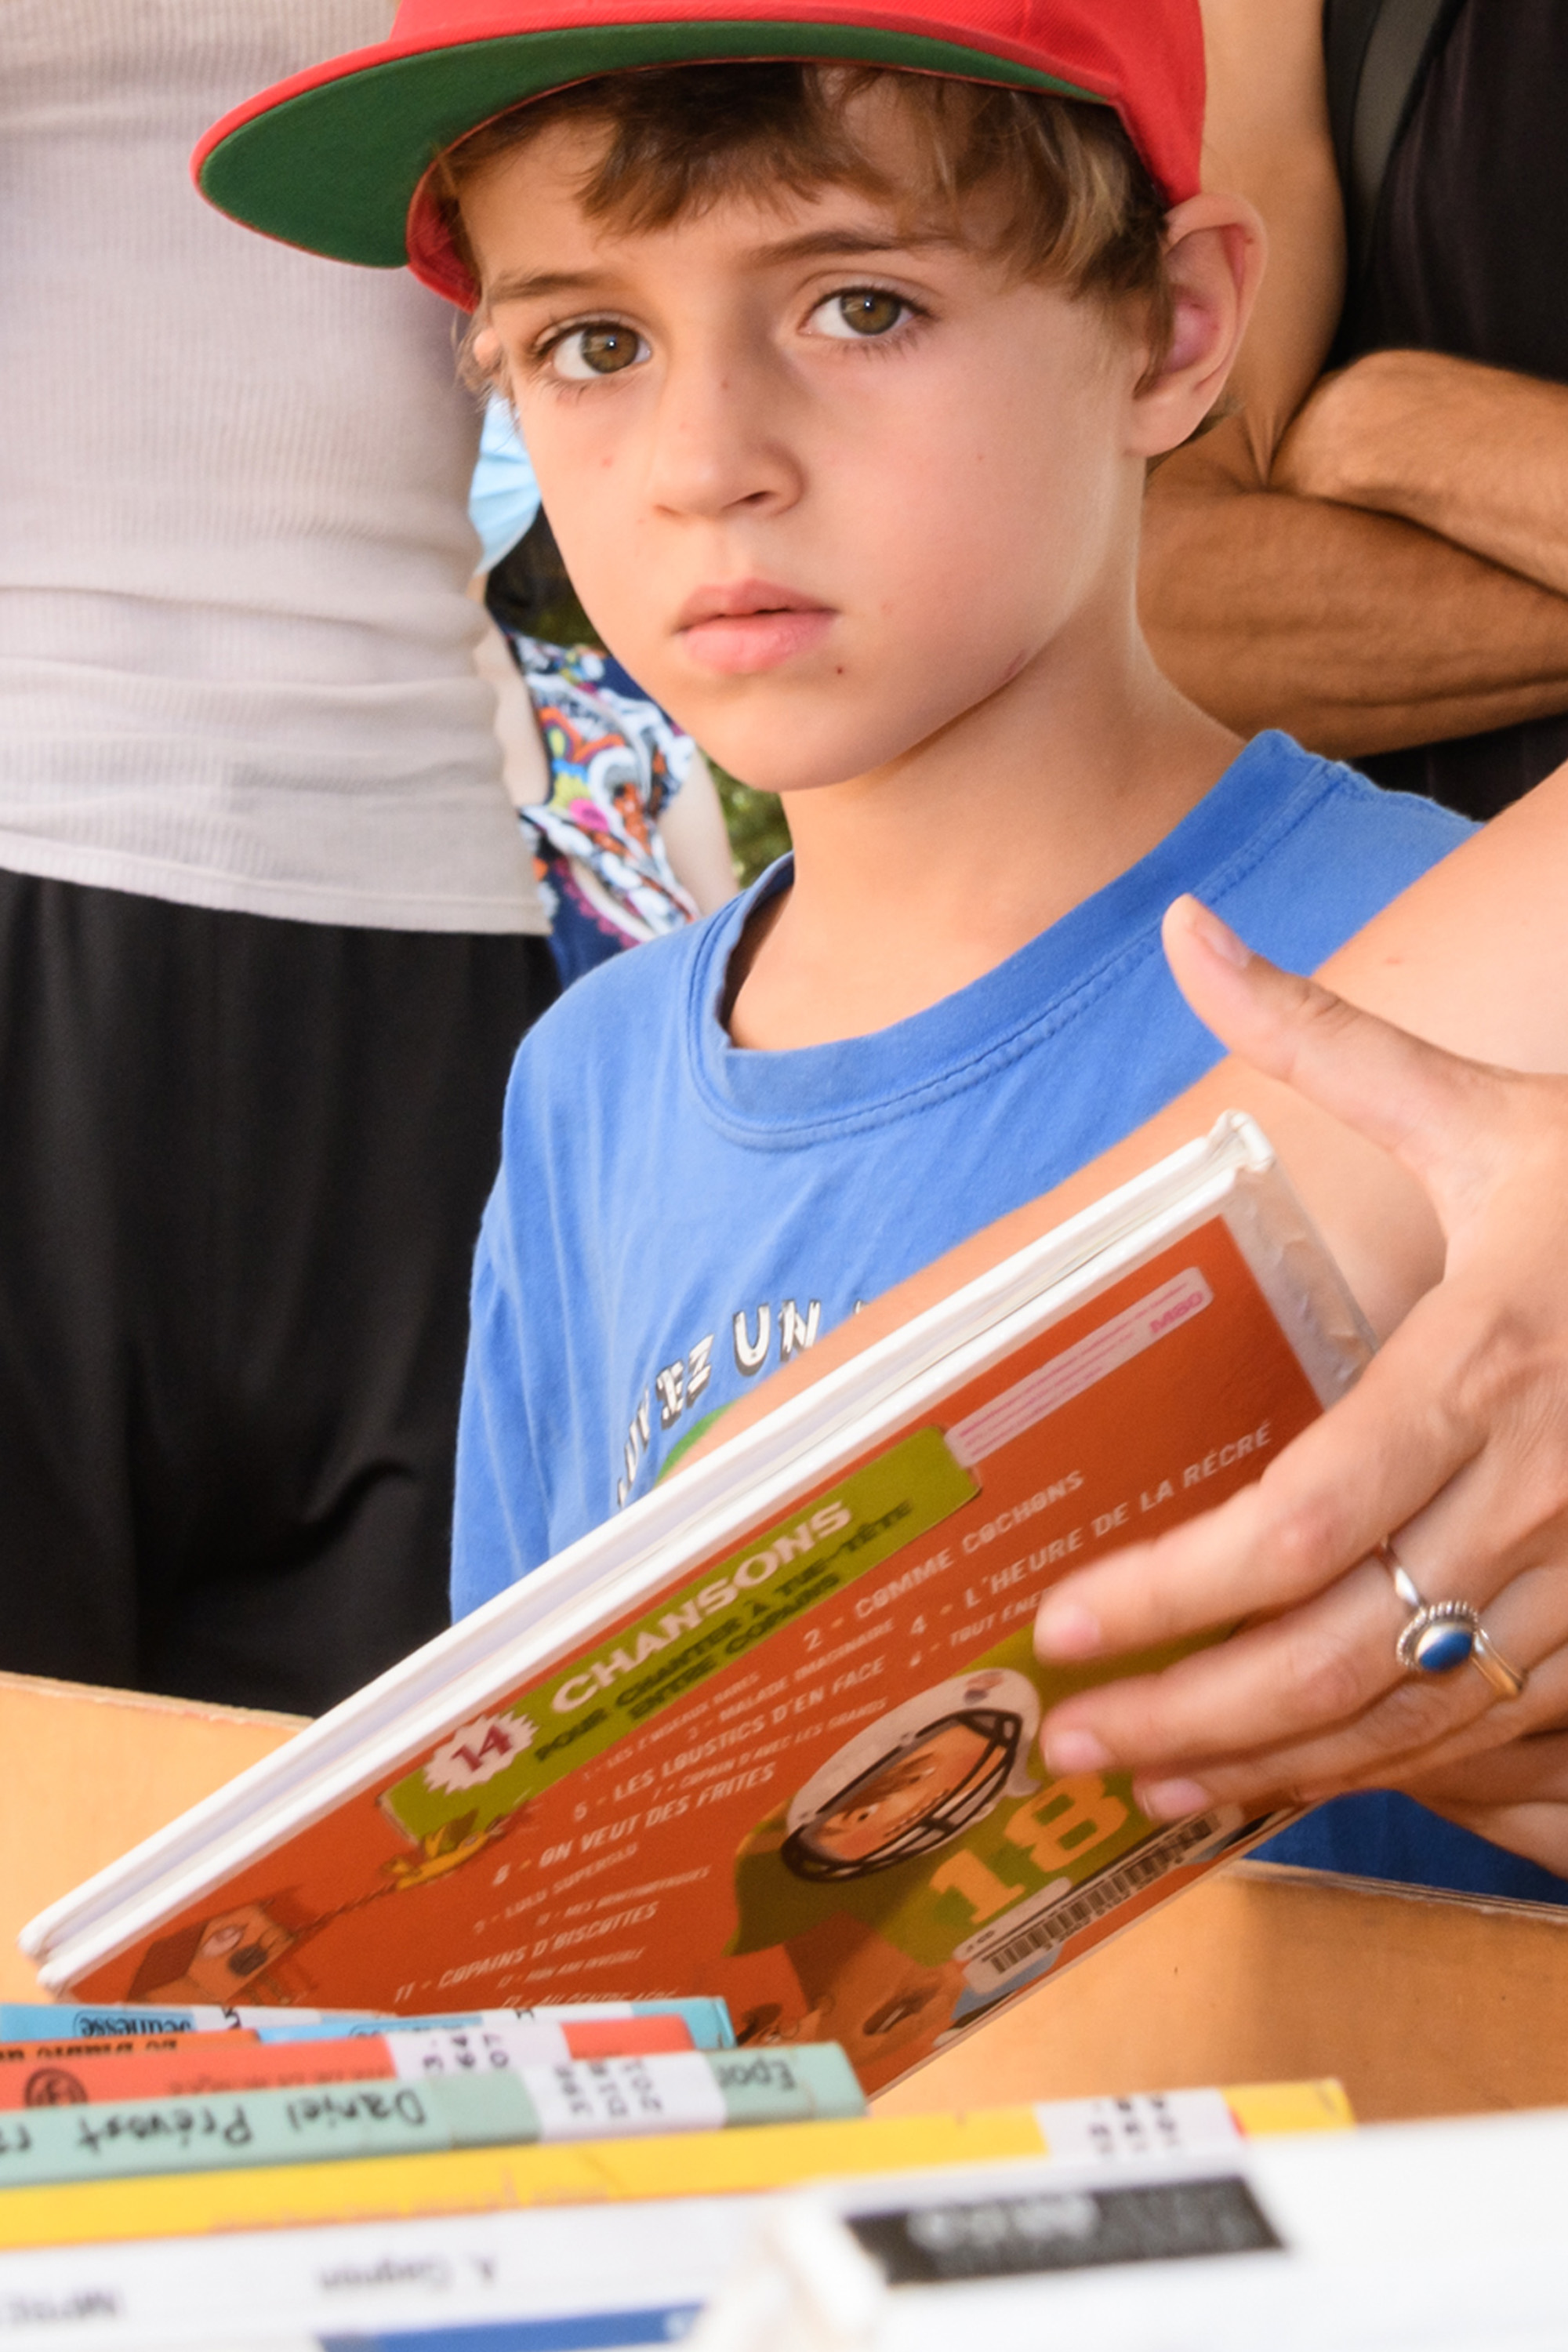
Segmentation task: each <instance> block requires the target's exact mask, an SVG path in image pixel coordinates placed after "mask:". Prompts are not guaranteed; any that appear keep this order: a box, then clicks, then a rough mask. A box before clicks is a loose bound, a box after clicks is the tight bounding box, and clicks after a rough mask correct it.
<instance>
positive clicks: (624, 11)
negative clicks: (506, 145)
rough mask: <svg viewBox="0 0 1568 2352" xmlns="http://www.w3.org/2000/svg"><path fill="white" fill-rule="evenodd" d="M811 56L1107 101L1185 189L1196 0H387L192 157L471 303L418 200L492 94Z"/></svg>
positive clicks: (234, 200) (358, 253)
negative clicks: (380, 38) (369, 44)
mask: <svg viewBox="0 0 1568 2352" xmlns="http://www.w3.org/2000/svg"><path fill="white" fill-rule="evenodd" d="M740 58H825V59H826V58H836V59H844V60H852V61H854V62H857V63H860V64H866V65H883V66H889V67H897V68H906V69H909V70H912V71H919V72H926V73H947V74H955V75H960V76H963V77H964V78H966V79H971V80H975V81H994V82H1007V83H1016V84H1018V85H1020V86H1022V87H1024V88H1026V89H1046V90H1054V91H1056V92H1058V93H1059V94H1061V95H1063V96H1066V97H1071V98H1081V99H1090V100H1098V101H1100V103H1102V104H1104V105H1108V106H1111V107H1114V109H1115V110H1116V112H1117V114H1118V115H1119V116H1120V117H1121V121H1122V122H1123V123H1124V124H1125V125H1126V128H1127V131H1128V133H1129V136H1130V137H1131V140H1132V142H1133V144H1134V146H1135V147H1136V148H1137V150H1138V152H1139V153H1140V155H1141V156H1142V158H1143V161H1144V163H1146V164H1147V165H1148V167H1149V171H1150V173H1151V174H1152V177H1153V179H1154V181H1155V183H1156V184H1157V185H1158V186H1159V188H1160V189H1161V191H1162V192H1163V194H1164V196H1165V197H1166V199H1167V201H1168V202H1169V203H1171V204H1179V203H1180V202H1181V201H1182V200H1183V199H1184V197H1186V196H1190V195H1192V194H1194V192H1195V191H1196V188H1197V185H1198V155H1199V146H1200V142H1201V139H1202V133H1203V110H1204V52H1203V28H1202V25H1201V22H1200V20H1199V16H1198V0H784V5H781V0H403V5H402V6H401V7H400V8H399V10H398V13H397V20H396V23H395V26H394V27H393V30H392V34H391V37H390V38H389V39H387V40H386V41H384V42H382V43H381V44H380V45H379V46H378V47H374V48H370V49H359V50H356V51H354V52H353V53H352V54H351V55H349V56H347V57H341V58H331V59H330V60H329V61H328V62H327V63H326V64H325V65H322V66H317V67H314V68H311V69H310V71H309V72H307V73H302V74H296V75H295V76H294V77H293V78H292V79H290V80H289V81H285V82H280V83H279V84H278V85H277V86H276V88H274V89H268V90H264V91H263V92H262V93H261V95H260V96H259V97H258V98H254V99H252V100H249V101H248V102H247V104H246V105H244V106H241V107H237V108H236V109H235V110H234V112H233V113H231V114H228V115H226V117H225V118H224V120H223V121H221V122H220V123H218V124H216V126H215V128H214V129H213V130H212V131H209V132H208V133H207V135H206V137H205V139H204V140H203V141H202V143H201V145H200V146H199V147H198V149H197V150H196V152H195V157H194V158H193V170H194V172H195V179H196V184H197V185H198V186H199V187H200V188H201V190H202V192H203V194H205V195H206V196H207V197H208V198H209V199H210V200H211V201H212V203H214V204H215V205H217V206H218V207H219V209H220V210H221V211H224V212H226V213H228V214H229V215H231V216H232V217H233V218H235V219H236V220H239V221H243V222H245V223H246V224H247V226H249V227H252V228H257V229H260V230H261V231H263V233H264V234H266V235H268V236H276V237H279V238H280V239H282V240H283V242H285V243H286V244H289V245H297V246H302V247H305V248H306V249H307V250H308V251H310V252H313V253H322V254H328V255H331V256H332V257H335V258H336V259H339V260H343V261H358V262H365V263H369V264H371V265H373V266H376V267H380V268H396V267H398V266H400V265H401V264H403V263H405V262H406V263H408V264H409V266H410V267H411V268H413V269H414V270H415V272H416V275H417V276H418V277H420V278H423V279H424V280H425V282H426V284H427V285H430V286H434V287H435V288H436V289H437V291H438V292H440V293H442V294H445V295H447V297H448V298H449V299H451V300H453V301H455V302H458V303H460V304H462V305H463V307H464V308H465V309H469V308H471V307H472V305H473V302H474V299H475V289H474V288H473V286H472V283H471V281H470V280H469V278H468V273H467V271H466V270H465V269H464V268H463V267H462V264H461V263H460V262H459V260H458V257H457V255H456V254H455V253H454V252H453V251H452V248H451V246H450V244H449V242H448V241H447V237H446V235H445V232H444V230H443V228H442V226H441V224H440V221H439V218H438V216H437V214H436V212H435V210H434V207H433V206H431V205H429V204H428V203H427V202H426V199H425V195H424V189H425V184H426V178H427V175H428V173H429V169H430V166H431V164H432V163H434V162H435V160H436V158H437V155H438V154H440V153H441V152H443V150H445V149H446V148H447V147H449V146H451V145H452V144H453V143H454V142H455V141H457V140H458V139H461V138H463V137H465V136H466V135H467V133H468V131H473V130H476V129H477V128H478V127H479V124H480V123H481V122H486V121H489V120H490V118H491V117H492V116H494V115H497V114H500V113H501V112H503V111H504V110H505V109H506V108H508V107H509V106H514V105H517V104H519V103H520V102H521V101H522V100H526V99H530V98H538V97H542V95H543V94H544V93H545V92H546V91H547V90H552V89H563V88H564V87H565V86H566V85H568V84H569V83H572V82H574V81H582V80H585V79H588V78H589V77H590V76H591V75H595V74H601V73H611V72H616V71H620V70H625V69H626V68H634V67H637V66H651V65H673V64H679V63H696V62H699V61H702V62H712V61H715V60H721V59H740Z"/></svg>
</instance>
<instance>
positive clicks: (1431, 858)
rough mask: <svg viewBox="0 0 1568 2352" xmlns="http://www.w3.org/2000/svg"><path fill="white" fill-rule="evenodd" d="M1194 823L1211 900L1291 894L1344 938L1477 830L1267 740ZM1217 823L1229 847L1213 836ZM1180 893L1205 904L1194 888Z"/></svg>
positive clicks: (1253, 747) (1416, 798) (1339, 765)
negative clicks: (1209, 857)
mask: <svg viewBox="0 0 1568 2352" xmlns="http://www.w3.org/2000/svg"><path fill="white" fill-rule="evenodd" d="M1194 818H1195V820H1196V824H1195V825H1194V831H1198V832H1205V833H1207V834H1208V836H1209V838H1208V842H1207V846H1208V848H1209V850H1210V852H1211V854H1213V855H1214V856H1215V864H1214V867H1213V869H1212V884H1211V887H1214V888H1215V891H1216V893H1223V892H1225V891H1226V890H1227V889H1229V888H1231V887H1237V886H1239V887H1243V888H1246V887H1247V886H1248V884H1250V885H1251V886H1252V887H1258V886H1261V887H1262V888H1263V889H1264V890H1265V891H1266V892H1268V893H1269V894H1272V893H1273V892H1276V891H1279V890H1286V891H1289V893H1291V894H1292V895H1295V894H1298V893H1299V894H1301V896H1302V898H1303V900H1304V901H1305V902H1306V903H1307V904H1310V905H1316V906H1319V907H1321V908H1323V909H1324V911H1325V913H1328V912H1332V913H1333V914H1334V915H1335V916H1337V917H1338V919H1341V920H1344V921H1347V922H1348V928H1349V929H1352V930H1354V929H1360V927H1361V924H1362V923H1363V922H1368V921H1370V920H1371V919H1372V917H1373V915H1374V914H1376V913H1377V912H1379V911H1380V909H1381V908H1382V907H1383V906H1384V904H1385V903H1386V902H1387V900H1388V899H1389V898H1396V897H1397V896H1398V895H1399V893H1400V892H1401V891H1402V890H1404V889H1405V888H1407V887H1408V886H1409V885H1410V884H1411V883H1412V882H1413V881H1415V878H1416V877H1417V876H1418V875H1420V874H1422V873H1424V872H1425V871H1426V868H1427V866H1433V865H1436V863H1437V861H1438V860H1439V859H1440V858H1444V857H1446V856H1447V855H1448V853H1449V851H1450V850H1453V849H1457V848H1458V845H1459V844H1460V843H1461V842H1462V841H1465V840H1466V839H1468V836H1469V835H1470V834H1472V833H1473V832H1474V831H1475V829H1476V828H1475V826H1474V825H1473V824H1471V822H1470V820H1469V819H1468V817H1462V816H1458V815H1457V814H1455V812H1454V811H1453V810H1452V809H1446V808H1441V807H1439V806H1438V804H1437V803H1436V801H1429V800H1425V799H1423V798H1421V796H1420V795H1419V794H1417V793H1398V792H1389V791H1387V790H1385V789H1384V787H1383V786H1382V785H1381V784H1375V783H1373V782H1372V780H1371V778H1370V777H1367V776H1363V775H1362V774H1361V773H1360V772H1358V771H1357V770H1356V769H1354V768H1351V767H1347V766H1346V765H1345V764H1344V763H1343V761H1339V760H1331V759H1326V758H1324V757H1323V756H1322V755H1321V753H1319V752H1316V751H1307V750H1306V749H1305V748H1304V747H1303V746H1302V745H1301V744H1300V743H1298V742H1297V741H1296V740H1294V738H1293V737H1291V736H1289V735H1285V734H1281V733H1279V732H1278V731H1277V730H1269V731H1268V732H1267V733H1265V734H1262V735H1258V736H1255V737H1254V738H1253V740H1251V742H1249V743H1248V744H1247V745H1246V746H1245V747H1244V749H1243V750H1242V751H1241V752H1240V753H1239V754H1238V755H1237V759H1236V761H1234V762H1233V764H1232V766H1231V768H1230V769H1229V771H1228V772H1227V773H1226V776H1225V777H1224V778H1223V779H1222V781H1221V784H1220V786H1218V787H1216V789H1215V792H1214V793H1212V794H1211V795H1210V796H1209V801H1208V802H1207V803H1205V804H1204V805H1202V806H1201V807H1200V809H1199V810H1197V811H1195V812H1194ZM1216 819H1218V820H1221V821H1222V822H1223V823H1224V825H1225V827H1226V832H1227V833H1228V835H1229V838H1228V841H1227V840H1226V839H1225V837H1224V836H1223V835H1217V837H1216V831H1215V829H1212V828H1214V821H1215V820H1216ZM1188 824H1193V820H1188ZM1185 829H1186V828H1185V827H1179V828H1178V835H1180V834H1181V833H1182V832H1184V830H1185ZM1188 887H1198V890H1199V895H1200V896H1202V895H1203V889H1202V886H1201V885H1196V886H1194V885H1192V884H1189V885H1188ZM1322 952H1324V953H1326V952H1328V950H1326V949H1325V950H1322Z"/></svg>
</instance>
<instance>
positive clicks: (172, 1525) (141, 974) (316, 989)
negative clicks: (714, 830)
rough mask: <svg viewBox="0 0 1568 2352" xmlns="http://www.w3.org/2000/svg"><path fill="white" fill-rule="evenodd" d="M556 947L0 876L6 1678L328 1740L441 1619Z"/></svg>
mask: <svg viewBox="0 0 1568 2352" xmlns="http://www.w3.org/2000/svg"><path fill="white" fill-rule="evenodd" d="M555 987H556V983H555V978H554V972H553V968H552V962H551V957H550V950H549V945H548V942H547V941H545V940H540V939H531V938H520V937H494V938H492V937H476V936H472V935H467V934H464V935H456V934H447V933H432V932H409V931H381V930H354V929H346V928H343V929H339V928H336V927H330V926H326V925H321V926H317V925H315V924H310V923H297V922H282V921H274V920H272V919H268V918H265V917H259V916H250V915H229V914H213V913H208V912H206V911H205V910H204V909H201V908H190V907H178V906H173V905H170V904H168V903H167V902H165V901H163V900H159V899H155V898H135V897H132V896H129V895H127V894H125V893H122V892H119V891H113V890H96V889H87V888H82V887H79V886H77V885H76V884H73V883H64V882H51V881H45V880H38V879H35V878H34V877H30V876H25V875H16V874H9V873H0V1665H3V1666H5V1667H7V1668H10V1669H12V1670H14V1671H20V1672H23V1673H27V1674H42V1675H59V1676H62V1677H65V1678H67V1679H70V1680H75V1681H80V1682H92V1683H110V1684H116V1685H121V1686H124V1687H134V1688H142V1689H149V1690H158V1691H164V1692H174V1693H179V1694H184V1695H187V1696H194V1697H201V1698H211V1699H223V1700H229V1701H233V1702H237V1703H242V1704H246V1705H251V1706H270V1707H285V1708H296V1709H299V1710H300V1711H303V1712H306V1713H315V1712H317V1711H318V1710H320V1709H321V1708H322V1707H324V1706H329V1705H331V1702H332V1701H334V1700H335V1699H338V1698H341V1697H342V1696H343V1695H344V1694H345V1693H346V1692H348V1691H350V1690H352V1689H353V1688H354V1687H355V1686H356V1685H359V1684H360V1683H362V1682H363V1681H365V1680H366V1679H367V1678H368V1677H369V1676H370V1675H374V1674H376V1673H378V1672H379V1671H380V1670H381V1669H382V1668H383V1667H384V1666H387V1665H389V1664H392V1663H393V1662H394V1661H395V1659H397V1658H399V1657H401V1656H403V1655H404V1654H405V1653H406V1652H407V1651H408V1650H410V1649H412V1648H413V1647H414V1646H415V1645H416V1643H420V1642H422V1641H424V1640H426V1639H427V1637H428V1636H429V1635H430V1634H432V1633H436V1632H437V1630H438V1629H439V1628H440V1627H441V1626H442V1625H444V1624H445V1623H446V1622H447V1552H448V1543H449V1535H450V1518H451V1497H452V1459H453V1444H454V1438H455V1433H456V1428H457V1414H458V1391H459V1387H460V1382H461V1376H462V1360H463V1349H464V1343H465V1334H466V1330H467V1321H468V1270H469V1260H470V1258H471V1255H472V1252H473V1246H474V1240H475V1235H476V1233H477V1230H478V1225H479V1213H480V1211H481V1208H482V1206H483V1203H484V1200H485V1196H486V1193H487V1192H488V1191H489V1184H490V1181H491V1178H492V1176H493V1173H494V1171H495V1166H496V1161H497V1158H498V1153H499V1143H500V1108H501V1100H502V1096H503V1093H504V1090H505V1086H506V1077H507V1072H508V1069H509V1067H510V1061H511V1056H512V1054H513V1052H514V1051H515V1049H516V1046H517V1043H518V1040H519V1038H520V1037H521V1034H522V1033H523V1031H524V1029H526V1028H527V1026H528V1024H529V1023H530V1022H531V1021H532V1020H533V1019H534V1018H535V1017H536V1016H537V1014H538V1013H541V1012H542V1010H543V1009H544V1007H545V1005H546V1004H547V1003H549V1002H550V1000H551V998H552V996H553V994H554V993H555Z"/></svg>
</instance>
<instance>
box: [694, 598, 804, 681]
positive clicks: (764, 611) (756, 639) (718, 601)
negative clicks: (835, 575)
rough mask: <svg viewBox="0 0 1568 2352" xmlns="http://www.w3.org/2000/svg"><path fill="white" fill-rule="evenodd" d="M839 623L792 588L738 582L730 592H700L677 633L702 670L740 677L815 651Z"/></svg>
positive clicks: (724, 675)
mask: <svg viewBox="0 0 1568 2352" xmlns="http://www.w3.org/2000/svg"><path fill="white" fill-rule="evenodd" d="M836 618H837V615H836V614H834V613H833V612H832V611H831V610H830V609H829V608H828V607H827V606H826V605H825V604H816V602H814V600H813V599H812V598H811V597H809V596H805V595H802V594H801V593H799V592H798V591H797V590H795V589H794V588H780V587H778V586H776V585H775V583H773V581H771V580H740V581H736V582H735V583H733V585H732V586H730V587H725V588H699V589H698V590H697V592H696V593H695V594H694V595H691V596H689V597H688V598H687V600H686V603H685V604H683V605H682V606H681V609H680V615H679V620H678V621H677V623H676V630H677V633H678V635H679V638H680V642H681V644H682V645H683V646H684V647H685V648H686V650H687V652H688V653H689V654H690V656H692V658H693V660H695V661H697V662H698V663H700V665H701V667H703V668H704V669H709V670H714V671H717V672H718V673H720V674H721V676H723V677H744V676H746V675H747V674H749V673H751V672H753V671H757V670H764V669H776V668H777V667H778V665H779V664H780V663H781V662H785V661H788V660H789V659H790V657H791V656H792V655H794V654H804V653H813V652H815V651H816V647H817V646H819V645H820V644H821V643H822V641H823V639H824V637H826V635H827V632H828V630H829V629H830V628H831V627H832V625H833V623H834V621H835V619H836Z"/></svg>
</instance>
